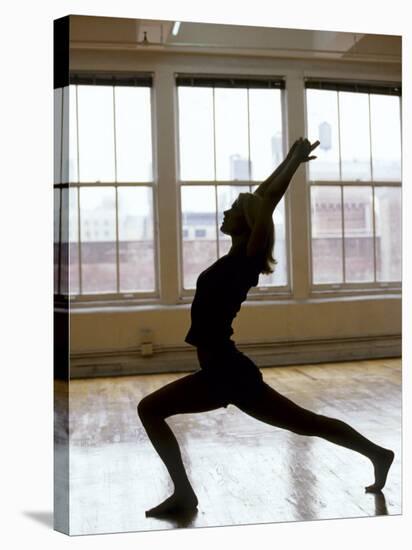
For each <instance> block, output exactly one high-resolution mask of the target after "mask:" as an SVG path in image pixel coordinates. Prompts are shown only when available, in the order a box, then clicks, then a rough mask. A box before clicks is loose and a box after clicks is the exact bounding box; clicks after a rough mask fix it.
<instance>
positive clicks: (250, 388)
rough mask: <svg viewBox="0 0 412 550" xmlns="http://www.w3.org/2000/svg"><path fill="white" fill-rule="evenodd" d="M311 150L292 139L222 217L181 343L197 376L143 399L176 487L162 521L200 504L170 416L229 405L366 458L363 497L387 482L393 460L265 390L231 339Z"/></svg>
mask: <svg viewBox="0 0 412 550" xmlns="http://www.w3.org/2000/svg"><path fill="white" fill-rule="evenodd" d="M318 145H319V142H318V141H316V142H315V143H313V144H311V143H310V142H309V141H308V140H307V139H302V138H300V139H298V140H297V141H296V142H295V143H294V144H293V146H292V147H291V149H290V151H289V153H288V155H287V157H286V158H285V160H284V161H283V162H282V164H280V166H279V167H278V168H277V169H276V170H275V171H274V172H273V174H271V175H270V176H269V177H268V178H267V179H266V180H265V181H264V182H263V183H261V185H260V186H259V187H258V188H257V189H256V191H255V192H254V193H253V194H252V193H240V195H239V197H238V198H237V199H236V201H235V202H234V203H233V205H232V207H231V208H230V210H226V211H225V212H224V220H223V223H222V225H221V231H222V232H223V233H226V234H227V235H230V236H231V238H232V247H231V249H230V250H229V252H228V254H226V255H225V256H223V257H221V258H219V259H218V260H217V261H216V262H215V263H214V264H212V265H211V266H210V267H209V268H208V269H206V270H205V271H203V272H202V273H201V274H200V276H199V277H198V280H197V285H196V293H195V297H194V300H193V304H192V309H191V317H192V324H191V327H190V330H189V332H188V333H187V335H186V338H185V341H186V342H188V343H190V344H192V345H194V346H196V348H197V355H198V359H199V363H200V367H201V369H200V370H198V371H196V372H195V373H193V374H189V375H188V376H184V377H183V378H180V379H179V380H176V381H174V382H172V383H170V384H167V385H166V386H164V387H162V388H160V389H159V390H157V391H155V392H153V393H151V394H150V395H148V396H146V397H144V398H143V399H142V400H141V401H140V403H139V404H138V407H137V411H138V415H139V417H140V419H141V421H142V423H143V426H144V427H145V429H146V432H147V435H148V436H149V439H150V441H151V442H152V444H153V446H154V448H155V449H156V451H157V453H158V454H159V456H160V458H161V459H162V461H163V462H164V464H165V466H166V468H167V470H168V472H169V474H170V476H171V478H172V481H173V483H174V492H173V494H172V495H171V496H170V497H169V498H167V499H166V500H165V501H164V502H162V503H161V504H159V505H158V506H156V507H155V508H152V509H150V510H148V511H146V516H148V517H149V516H154V517H161V516H167V515H170V514H175V513H179V512H189V511H194V510H195V508H196V507H197V504H198V500H197V497H196V494H195V492H194V490H193V488H192V486H191V484H190V482H189V479H188V477H187V474H186V471H185V468H184V465H183V461H182V457H181V454H180V449H179V445H178V442H177V440H176V438H175V436H174V434H173V432H172V430H171V429H170V427H169V426H168V424H167V423H166V420H165V419H166V418H168V417H169V416H172V415H175V414H183V413H200V412H204V411H211V410H213V409H217V408H219V407H227V405H228V404H229V403H232V404H233V405H235V406H237V407H238V408H239V409H240V410H242V411H244V412H245V413H247V414H249V415H250V416H252V417H254V418H257V419H258V420H261V421H263V422H266V423H268V424H270V425H272V426H276V427H280V428H285V429H287V430H290V431H292V432H294V433H297V434H300V435H308V436H309V435H310V436H318V437H322V438H323V439H326V440H328V441H331V442H332V443H336V444H337V445H341V446H343V447H346V448H348V449H352V450H354V451H357V452H358V453H361V454H362V455H364V456H366V457H367V458H369V459H370V460H371V462H372V464H373V466H374V474H375V481H374V483H373V484H372V485H370V486H369V487H366V491H370V492H379V491H380V490H381V489H382V488H383V486H384V485H385V482H386V477H387V474H388V470H389V468H390V466H391V464H392V461H393V459H394V453H393V452H392V451H391V450H389V449H384V448H383V447H379V446H378V445H375V444H374V443H372V442H371V441H369V440H368V439H366V438H365V437H363V436H362V435H361V434H360V433H358V432H357V431H355V430H354V429H353V428H351V427H350V426H349V425H348V424H345V423H344V422H342V421H340V420H336V419H333V418H328V417H326V416H322V415H319V414H316V413H313V412H311V411H308V410H306V409H304V408H302V407H300V406H298V405H296V404H295V403H293V402H292V401H290V400H289V399H287V398H286V397H284V396H282V395H281V394H279V393H278V392H277V391H275V390H274V389H273V388H271V387H270V386H269V385H267V384H266V383H265V382H263V379H262V375H261V373H260V371H259V369H258V368H257V366H256V365H255V364H254V363H253V361H252V360H251V359H249V358H248V357H247V356H246V355H244V354H243V353H241V352H240V351H239V350H238V349H237V348H236V346H235V343H234V342H233V340H231V338H230V336H231V335H232V334H233V330H232V328H231V323H232V321H233V318H234V317H235V316H236V313H237V312H238V311H239V309H240V305H241V303H242V302H243V301H244V300H245V299H246V295H247V293H248V291H249V289H250V287H251V286H256V285H257V283H258V277H259V273H270V272H271V271H272V269H271V263H272V264H273V263H274V262H275V260H274V259H273V257H272V250H273V244H274V237H273V235H274V228H273V221H272V214H273V211H274V209H275V207H276V205H277V204H278V202H279V201H280V199H281V198H282V196H283V195H284V193H285V191H286V189H287V187H288V185H289V183H290V181H291V179H292V176H293V174H294V173H295V172H296V170H297V169H298V167H299V165H300V164H301V163H304V162H307V161H310V160H312V159H315V158H316V156H312V155H311V153H312V151H313V150H314V149H315V148H316V147H317V146H318Z"/></svg>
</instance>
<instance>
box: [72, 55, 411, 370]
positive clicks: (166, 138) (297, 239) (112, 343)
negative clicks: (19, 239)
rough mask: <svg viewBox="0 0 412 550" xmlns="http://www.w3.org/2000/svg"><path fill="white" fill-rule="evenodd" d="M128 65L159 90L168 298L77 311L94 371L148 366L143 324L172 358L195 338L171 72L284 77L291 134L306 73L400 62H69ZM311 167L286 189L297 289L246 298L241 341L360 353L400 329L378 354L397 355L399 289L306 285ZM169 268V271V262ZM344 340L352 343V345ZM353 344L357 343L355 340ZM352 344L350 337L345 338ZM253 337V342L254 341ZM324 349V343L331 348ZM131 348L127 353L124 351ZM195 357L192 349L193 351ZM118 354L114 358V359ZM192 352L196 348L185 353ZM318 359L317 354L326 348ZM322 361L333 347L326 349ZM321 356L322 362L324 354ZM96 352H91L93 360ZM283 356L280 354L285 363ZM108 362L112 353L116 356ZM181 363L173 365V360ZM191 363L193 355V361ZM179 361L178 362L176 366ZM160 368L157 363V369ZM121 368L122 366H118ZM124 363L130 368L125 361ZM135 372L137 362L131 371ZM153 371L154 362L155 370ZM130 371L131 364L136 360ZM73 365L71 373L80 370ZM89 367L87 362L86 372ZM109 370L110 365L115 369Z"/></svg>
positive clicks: (378, 68)
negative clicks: (354, 293) (183, 277)
mask: <svg viewBox="0 0 412 550" xmlns="http://www.w3.org/2000/svg"><path fill="white" fill-rule="evenodd" d="M113 69H115V70H117V71H120V70H125V71H130V70H132V71H133V70H134V71H150V72H153V73H154V97H155V112H156V119H155V125H156V128H155V136H154V137H155V145H156V150H157V164H158V181H157V185H158V186H159V187H161V188H162V193H161V194H159V204H158V209H159V211H160V212H161V217H162V220H163V221H162V224H163V225H161V226H160V227H159V235H158V239H159V245H160V247H161V257H160V260H161V262H162V267H163V269H162V270H161V280H160V286H161V304H160V303H159V304H155V305H150V306H149V305H147V306H142V307H129V308H127V307H117V308H107V309H105V310H103V309H98V308H95V309H93V308H89V309H86V310H76V309H72V312H71V334H70V341H71V351H72V353H73V357H74V362H73V366H74V367H75V366H76V365H77V366H78V367H79V368H80V367H81V366H82V365H83V366H84V367H86V366H87V365H89V366H90V365H91V364H92V363H93V364H94V365H95V367H94V370H93V372H94V373H98V372H99V367H98V365H99V357H100V358H103V357H106V359H107V356H108V355H110V357H111V358H112V364H116V365H118V368H117V372H126V371H125V370H122V368H123V367H122V365H123V366H124V365H125V364H126V363H127V361H126V359H125V360H124V361H123V362H122V359H121V358H119V357H121V355H122V353H123V354H124V356H125V357H126V355H127V354H128V353H129V352H130V353H129V356H128V357H129V367H130V364H131V363H133V364H134V365H135V368H134V370H135V371H136V370H142V371H144V370H147V364H146V366H145V365H144V361H145V360H143V363H142V362H141V361H140V359H139V348H138V346H139V345H140V343H141V334H140V331H141V329H151V331H152V333H153V343H154V350H155V352H156V353H157V352H159V353H160V352H162V353H164V352H165V351H167V350H169V355H165V354H164V355H163V356H162V357H163V358H164V360H165V364H166V363H167V361H168V360H169V359H170V357H171V354H173V353H174V352H176V353H178V352H181V351H182V350H184V349H188V350H190V349H191V348H190V346H188V345H186V344H185V343H184V342H183V339H184V336H185V334H186V331H187V330H188V328H189V324H190V306H189V305H188V304H182V303H181V300H180V299H179V281H180V279H179V272H178V262H177V258H178V255H179V238H178V236H179V225H178V224H179V219H178V216H179V213H178V194H177V186H176V185H175V177H174V174H176V155H175V151H173V150H171V148H170V143H175V124H176V121H175V118H174V117H175V112H174V101H175V97H174V74H175V73H178V72H187V73H190V72H206V73H214V74H216V73H223V74H226V73H233V74H248V75H254V74H262V75H275V76H285V77H286V82H287V97H288V105H287V107H286V110H287V115H288V118H289V141H290V140H292V139H295V138H296V137H298V136H299V135H305V127H304V124H302V123H303V121H304V116H303V114H304V102H303V78H304V77H305V76H312V77H329V78H331V77H332V78H355V79H356V78H357V79H365V80H368V79H369V80H391V81H399V80H400V79H401V74H400V67H399V66H398V65H395V64H375V63H374V64H365V63H355V62H351V63H349V62H339V63H338V62H336V61H333V62H331V61H319V60H313V61H307V60H306V61H303V60H302V61H299V60H281V59H271V58H268V57H260V58H258V57H255V58H249V57H236V56H230V57H228V56H218V55H216V56H211V55H197V56H196V55H193V54H190V55H189V54H188V55H185V54H176V53H175V54H169V55H168V54H166V53H162V52H159V53H156V52H147V53H144V52H142V51H135V52H134V51H126V50H125V51H108V50H101V51H98V50H90V49H75V50H73V51H72V53H71V70H90V71H97V70H113ZM304 177H305V176H304V172H303V171H302V172H299V173H298V174H297V175H296V177H295V182H294V185H293V186H292V187H291V190H290V193H289V197H288V205H287V208H288V214H289V221H290V223H292V224H293V227H294V229H295V231H294V234H293V236H292V240H291V243H290V247H291V267H292V288H293V295H292V296H291V297H290V299H287V300H285V299H281V300H277V301H276V300H275V301H265V302H262V301H258V302H254V303H253V302H250V301H249V300H248V301H247V303H245V304H244V306H243V308H242V311H241V312H240V313H239V315H238V318H237V319H236V320H235V323H234V325H233V327H234V330H235V339H236V341H238V342H240V343H243V344H245V345H246V344H250V345H251V347H250V350H251V351H252V352H253V350H257V347H256V345H257V344H259V343H263V344H264V345H265V349H266V351H267V353H270V350H271V349H272V351H273V354H274V355H273V362H274V363H276V357H275V353H276V349H277V350H279V349H280V348H279V345H278V347H276V345H277V344H279V343H283V344H282V345H283V348H282V349H283V351H284V350H286V349H287V347H288V343H292V342H295V343H296V342H299V341H300V342H307V341H314V342H316V341H317V342H318V343H319V346H322V345H323V344H324V342H325V341H328V340H331V341H332V340H333V341H335V342H336V340H337V339H338V340H339V339H346V340H342V346H341V350H342V353H340V354H338V355H336V353H335V354H333V353H331V354H329V356H330V358H332V359H333V358H336V357H338V358H342V359H344V358H351V357H354V355H353V353H352V354H351V350H352V351H353V349H354V348H353V346H354V343H355V342H356V341H361V340H362V339H365V338H366V339H367V341H368V343H367V344H365V345H362V346H361V347H362V352H359V353H360V355H359V354H358V356H359V357H362V356H365V357H368V356H370V357H373V356H378V355H379V350H378V347H377V345H376V342H379V341H382V339H385V338H386V339H387V338H388V337H394V338H395V340H391V345H390V346H388V347H387V348H385V349H386V351H385V352H381V355H385V354H386V355H394V354H399V353H400V341H399V336H400V334H401V299H400V295H399V294H396V293H395V294H387V295H384V294H383V295H369V296H364V297H347V296H346V297H337V296H333V295H332V296H330V297H329V298H316V297H314V296H313V295H311V291H310V288H309V278H308V276H307V273H308V269H309V267H308V264H307V262H308V254H307V250H308V247H309V241H308V238H307V235H308V231H307V229H308V208H307V203H306V201H307V194H306V188H305V181H304ZM165 266H167V269H164V267H165ZM345 342H346V343H345ZM350 342H352V343H350ZM348 343H349V344H348ZM252 344H253V345H254V347H253V346H252ZM301 349H302V352H301V354H300V357H301V360H302V361H309V362H310V361H311V360H316V358H315V356H314V355H313V354H311V353H309V352H308V349H307V348H304V347H302V348H301ZM325 349H326V348H325ZM105 354H106V355H105ZM125 354H126V355H125ZM189 355H190V357H191V359H190V361H191V362H192V363H193V361H194V356H193V354H189ZM114 357H117V362H113V361H114V359H113V358H114ZM188 357H189V356H188ZM319 357H320V356H319ZM322 357H323V359H325V358H327V357H328V354H326V355H324V356H322ZM322 357H320V358H319V360H322ZM93 358H94V359H93ZM278 362H279V361H278ZM109 363H110V361H109ZM175 366H176V365H175ZM193 366H194V363H193ZM171 368H172V367H171ZM158 369H160V367H159V363H156V366H155V368H154V370H158ZM115 370H116V369H115ZM126 370H127V369H126ZM132 370H133V369H132ZM149 370H150V369H149ZM129 371H130V368H129ZM73 372H74V371H73ZM84 372H86V370H84ZM107 372H110V369H109V371H107Z"/></svg>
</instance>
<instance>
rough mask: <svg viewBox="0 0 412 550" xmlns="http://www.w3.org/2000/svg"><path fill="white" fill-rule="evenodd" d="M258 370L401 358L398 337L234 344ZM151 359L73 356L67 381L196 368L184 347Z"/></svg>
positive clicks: (157, 349)
mask: <svg viewBox="0 0 412 550" xmlns="http://www.w3.org/2000/svg"><path fill="white" fill-rule="evenodd" d="M237 347H238V349H239V350H240V351H242V352H243V353H245V354H246V355H248V356H249V357H250V358H251V359H252V360H253V361H255V363H256V364H257V365H258V366H259V367H273V366H281V365H282V366H285V365H296V364H312V363H326V362H327V363H329V362H336V361H339V362H340V361H359V360H365V359H378V358H387V357H401V355H402V340H401V335H399V334H394V335H383V336H366V337H360V338H333V339H322V340H321V339H318V340H299V341H288V342H261V343H253V342H245V343H239V344H237ZM153 351H154V353H153V355H152V356H149V357H144V356H142V354H141V351H140V348H138V347H137V348H131V349H128V350H106V351H90V352H83V353H73V354H72V355H71V357H70V378H71V379H74V378H94V377H98V376H124V375H134V374H149V373H151V374H155V373H168V372H191V371H194V370H197V369H198V368H199V364H198V361H197V356H196V350H195V349H194V348H193V347H191V346H188V345H182V346H156V345H155V346H154V349H153Z"/></svg>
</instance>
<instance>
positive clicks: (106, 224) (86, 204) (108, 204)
mask: <svg viewBox="0 0 412 550" xmlns="http://www.w3.org/2000/svg"><path fill="white" fill-rule="evenodd" d="M115 203H116V199H115V189H114V187H96V188H90V187H85V188H81V189H80V222H81V223H80V231H81V233H80V234H81V243H82V287H83V293H84V294H89V293H96V292H116V216H115Z"/></svg>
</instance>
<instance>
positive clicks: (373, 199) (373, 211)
mask: <svg viewBox="0 0 412 550" xmlns="http://www.w3.org/2000/svg"><path fill="white" fill-rule="evenodd" d="M372 226H373V267H374V269H373V273H374V282H375V283H376V282H377V274H376V273H377V265H376V218H375V187H374V186H373V185H372Z"/></svg>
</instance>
